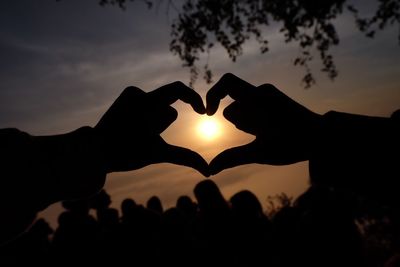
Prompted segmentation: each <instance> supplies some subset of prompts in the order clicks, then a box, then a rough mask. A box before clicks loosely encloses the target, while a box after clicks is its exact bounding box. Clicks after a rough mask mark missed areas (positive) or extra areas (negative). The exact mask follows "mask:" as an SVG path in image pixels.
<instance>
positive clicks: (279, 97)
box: [0, 74, 400, 266]
mask: <svg viewBox="0 0 400 267" xmlns="http://www.w3.org/2000/svg"><path fill="white" fill-rule="evenodd" d="M227 95H229V96H230V97H231V98H233V99H234V101H233V103H231V104H230V105H229V106H228V107H227V108H226V109H225V110H224V116H225V118H226V119H228V120H229V121H231V122H232V123H233V124H234V125H235V126H236V127H237V128H238V129H240V130H243V131H245V132H247V133H250V134H253V135H255V136H256V138H255V140H254V141H253V142H251V143H249V144H247V145H244V146H240V147H235V148H230V149H227V150H226V151H224V152H222V153H221V154H219V155H218V156H217V157H216V158H214V159H213V160H212V161H211V162H210V164H209V165H208V164H207V162H206V161H205V160H204V159H203V158H202V157H201V156H200V155H199V154H197V153H196V152H194V151H191V150H189V149H186V148H182V147H176V146H172V145H170V144H167V143H166V142H165V141H164V140H163V139H162V138H161V137H160V133H161V132H163V131H164V130H165V129H166V128H167V127H168V126H169V125H170V124H171V123H172V122H173V121H174V120H175V119H176V117H177V112H176V110H175V109H173V108H172V107H171V106H170V105H171V104H172V103H173V102H175V101H177V100H178V99H180V100H183V101H184V102H186V103H188V104H190V105H191V106H192V107H193V109H194V110H195V111H196V112H198V113H200V114H204V113H206V112H207V114H208V115H213V114H214V113H215V112H216V110H217V109H218V105H219V101H220V100H221V99H222V98H224V97H225V96H227ZM399 117H400V115H399V112H395V113H394V114H393V115H392V117H391V118H378V117H368V116H361V115H354V114H344V113H338V112H328V113H326V114H324V115H320V114H317V113H314V112H312V111H310V110H308V109H307V108H305V107H304V106H302V105H300V104H299V103H297V102H295V101H294V100H292V99H290V98H289V97H287V96H286V95H285V94H283V93H282V92H280V91H279V90H278V89H277V88H275V87H274V86H273V85H270V84H264V85H261V86H258V87H257V86H253V85H251V84H250V83H248V82H246V81H243V80H241V79H239V78H237V77H236V76H234V75H232V74H226V75H224V76H223V77H222V78H221V79H220V81H218V82H217V83H216V84H215V85H214V86H213V87H212V88H211V89H210V90H209V92H208V93H207V105H206V107H205V106H204V104H203V102H202V100H201V97H200V96H199V95H198V94H197V93H196V92H195V91H193V90H192V89H190V88H188V87H186V86H185V85H183V83H180V82H175V83H171V84H168V85H165V86H163V87H161V88H158V89H156V90H154V91H151V92H149V93H145V92H143V91H142V90H140V89H138V88H136V87H129V88H127V89H125V90H124V92H123V93H122V94H121V95H120V96H119V97H118V98H117V100H116V101H115V102H114V103H113V105H112V106H111V107H110V108H109V110H108V111H107V112H106V113H105V114H104V115H103V117H102V118H101V119H100V121H99V122H98V123H97V125H96V126H95V127H94V128H91V127H83V128H80V129H78V130H76V131H74V132H71V133H67V134H64V135H56V136H31V135H29V134H27V133H24V132H21V131H19V130H17V129H3V130H0V147H1V148H2V151H1V153H0V164H1V165H0V168H1V169H0V171H1V179H0V183H1V185H0V190H1V191H0V213H1V215H2V217H1V225H0V242H1V243H3V244H4V243H5V242H6V241H9V240H12V239H13V238H15V237H16V236H18V235H19V234H21V233H22V232H23V231H24V230H26V229H28V228H29V226H30V225H31V223H32V222H33V221H34V219H35V216H36V213H37V212H38V211H40V210H43V209H45V208H46V207H47V206H48V205H49V204H51V203H54V202H57V201H60V200H73V199H82V198H85V197H88V196H92V195H93V194H95V193H97V192H99V191H100V190H101V188H102V187H103V186H104V182H105V179H106V174H107V173H111V172H116V171H128V170H135V169H139V168H142V167H144V166H147V165H149V164H154V163H160V162H169V163H174V164H178V165H183V166H188V167H191V168H194V169H196V170H198V171H199V172H200V173H202V174H203V175H204V176H209V175H210V174H216V173H218V172H220V171H222V170H224V169H226V168H231V167H235V166H239V165H243V164H248V163H261V164H271V165H287V164H292V163H296V162H300V161H306V160H308V161H309V166H310V180H311V184H312V188H318V190H317V192H318V193H315V194H314V195H313V193H310V195H311V197H309V198H308V200H307V201H305V202H306V203H309V204H308V205H306V206H309V205H311V206H312V205H313V204H314V203H313V202H316V204H318V201H322V202H323V201H325V200H326V201H328V202H329V201H330V193H331V191H332V190H333V191H334V192H335V193H334V196H336V194H337V193H340V194H343V195H346V196H351V197H349V198H350V199H356V200H357V201H355V203H363V205H361V206H363V208H364V209H366V210H368V209H372V210H373V211H374V212H375V213H378V212H377V210H380V209H390V210H391V214H396V216H397V215H398V214H400V213H399V210H398V209H399V207H400V202H399V194H398V186H397V181H398V179H399V177H400V168H399V166H400V165H399V164H400V157H399V156H398V151H400V142H399V136H400V120H399ZM208 183H210V182H205V183H204V184H200V185H198V186H196V188H195V191H194V193H195V195H196V197H197V199H198V204H199V213H200V214H202V215H201V220H200V221H201V223H200V224H199V226H196V231H197V232H198V236H199V239H198V240H197V244H198V247H195V248H196V250H194V251H192V252H193V253H201V257H200V259H199V260H198V261H197V262H202V263H204V264H206V263H207V262H208V260H210V261H211V260H213V261H217V263H221V264H227V263H229V264H233V265H234V264H239V263H240V259H234V258H229V257H228V258H227V257H223V256H221V257H217V256H215V255H217V254H218V255H226V256H228V255H232V254H235V255H236V254H240V253H242V250H241V249H240V253H236V252H235V251H236V249H237V247H236V246H235V245H237V242H238V240H241V241H240V242H246V238H247V237H245V236H239V237H237V239H235V238H236V237H234V236H233V235H232V234H231V233H232V228H234V227H235V224H234V223H232V220H231V217H232V216H233V215H232V212H231V211H230V208H229V206H228V205H227V204H226V203H225V201H223V198H222V196H221V195H220V193H219V190H217V188H216V187H215V185H213V184H208ZM204 192H208V193H206V194H205V193H204ZM312 192H314V191H312ZM321 192H323V193H321ZM319 198H321V199H322V200H320V199H319ZM325 198H326V199H325ZM235 199H236V200H237V199H239V200H242V201H247V202H249V203H253V202H254V199H253V200H252V197H251V196H250V195H249V194H248V193H242V194H241V195H239V196H238V197H237V198H235ZM306 199H307V198H306ZM209 200H211V201H210V202H209ZM234 202H235V200H233V203H234ZM239 202H240V201H239ZM106 203H107V201H106V200H103V203H98V207H97V208H96V209H97V215H98V218H100V220H103V219H104V224H105V225H117V224H118V223H117V221H118V220H117V218H118V216H117V211H116V210H113V209H109V208H108V206H107V205H106ZM188 203H190V201H189V200H188V199H186V198H182V199H181V200H180V204H179V206H184V207H186V208H185V209H187V210H191V208H190V207H189V206H190V204H188ZM236 203H237V202H236ZM346 205H348V206H351V205H352V202H351V201H350V200H349V202H347V203H346ZM136 206H137V205H136V204H135V203H134V201H128V202H126V203H124V205H123V207H122V210H123V211H129V210H133V209H135V212H136V213H132V214H131V215H126V216H125V214H124V215H123V217H122V218H123V221H124V222H125V223H124V225H125V226H126V227H127V228H129V226H128V225H130V223H129V222H132V221H135V223H136V224H138V227H139V228H141V229H142V230H141V231H140V233H137V232H135V231H133V230H132V231H131V230H127V232H128V233H129V234H126V235H125V237H126V239H125V240H123V241H122V242H117V243H118V244H128V245H127V246H123V248H121V249H122V250H123V249H125V248H127V247H130V249H128V250H127V251H126V254H127V255H129V251H131V249H133V250H137V251H141V253H140V254H139V255H140V256H138V257H144V258H148V259H152V260H156V259H160V258H159V257H156V256H154V253H159V251H160V250H157V248H156V247H154V246H153V241H152V240H153V239H154V238H156V236H157V234H153V233H152V231H153V230H155V229H158V230H157V231H160V232H159V234H160V235H163V234H166V235H168V233H169V231H167V233H164V232H163V231H162V227H161V228H160V224H161V225H162V222H163V220H162V219H163V216H161V218H160V214H167V215H166V216H167V217H168V218H170V219H171V223H172V225H170V226H171V227H172V228H174V227H176V229H177V231H178V229H184V227H179V226H178V225H173V224H174V223H173V222H172V221H174V220H172V218H173V217H176V216H180V215H178V213H177V212H176V211H169V210H168V211H165V212H164V211H163V207H162V204H161V202H160V200H159V199H158V198H156V197H155V198H152V199H150V200H149V202H148V206H147V209H144V208H140V209H138V210H136ZM203 206H204V207H206V208H203ZM317 206H318V205H317ZM317 206H316V207H317ZM323 207H325V206H323ZM376 207H380V208H376ZM66 208H67V210H68V211H67V212H66V213H65V214H64V215H62V216H61V217H60V229H58V231H57V232H56V233H55V236H54V241H53V243H55V244H57V243H58V244H59V245H55V247H60V249H56V252H55V253H56V254H57V253H64V252H65V251H69V249H63V246H64V245H65V244H74V245H73V247H74V249H77V250H78V251H79V246H82V247H84V248H86V250H87V255H89V254H91V253H93V257H96V256H98V252H99V248H98V247H96V246H98V245H99V244H100V243H98V242H97V243H95V244H93V245H92V243H91V242H92V238H91V236H92V235H96V234H95V233H96V231H94V232H91V230H88V229H87V228H86V227H88V228H90V229H92V227H91V224H96V223H95V220H94V219H93V218H92V217H91V216H89V215H88V207H86V208H85V207H84V206H80V205H78V206H75V205H72V206H68V205H67V206H66ZM244 210H245V209H243V208H241V207H240V205H239V206H237V207H236V208H235V209H234V211H235V214H236V215H235V216H241V215H243V214H246V212H244ZM256 210H259V208H256V207H254V211H250V210H249V211H248V212H249V213H252V214H253V213H254V214H256ZM335 211H336V209H335ZM285 212H286V211H285ZM285 212H284V213H283V215H280V217H282V218H283V219H282V218H281V219H282V220H283V221H284V222H285V223H283V226H282V225H281V226H279V227H282V229H285V228H286V226H285V224H286V223H288V225H287V231H288V232H287V233H282V234H283V235H284V236H285V237H286V236H287V235H290V233H292V232H291V231H293V229H292V228H293V227H294V228H296V229H301V230H302V233H303V234H304V235H305V236H301V233H300V232H298V231H297V230H296V231H295V232H293V233H292V234H293V235H295V236H297V235H300V237H299V238H300V239H301V240H302V239H303V238H305V239H307V240H308V241H309V242H310V244H308V243H307V244H297V243H296V242H290V245H288V244H287V243H285V242H284V245H285V246H286V245H287V247H286V249H288V250H289V249H292V250H293V253H298V254H296V257H290V258H287V257H286V256H284V257H283V258H285V260H287V261H290V260H293V261H294V260H295V258H299V261H300V260H301V259H300V258H301V257H303V256H305V255H306V254H307V253H308V252H310V251H313V249H321V250H323V251H321V252H318V253H317V254H316V255H320V256H318V257H315V258H316V262H317V259H319V260H321V261H322V260H323V259H325V260H326V259H327V258H326V257H331V256H332V257H333V255H330V254H329V255H328V254H327V255H326V257H325V254H324V253H325V252H326V251H331V252H332V251H336V250H337V247H329V249H326V250H325V249H324V247H323V246H318V247H315V248H314V246H315V244H317V243H320V242H324V240H320V239H324V237H323V236H324V235H320V234H318V233H314V229H317V228H319V227H322V228H323V229H325V228H324V227H325V226H327V225H328V226H329V227H331V226H332V227H333V226H335V227H342V226H343V227H345V228H346V229H344V228H343V229H342V228H340V231H339V232H340V233H346V232H347V231H348V232H349V235H348V236H347V235H346V238H351V240H352V241H349V240H348V242H347V241H346V243H345V244H346V246H347V245H349V246H351V247H353V244H356V243H357V238H356V235H353V234H352V231H353V230H354V229H353V230H352V228H354V226H350V224H348V222H349V221H352V220H350V219H349V218H351V217H350V215H349V217H345V216H343V217H342V216H340V218H341V219H339V220H338V221H335V220H334V218H331V217H330V216H332V214H331V213H330V212H329V210H325V209H324V208H319V209H318V208H316V211H314V210H313V211H312V212H310V213H309V214H308V215H309V216H311V217H310V220H311V221H310V222H309V223H310V224H308V222H304V223H305V224H304V225H303V224H301V225H300V226H298V225H297V224H296V225H295V226H293V225H292V227H291V226H290V223H289V222H287V220H286V219H285V218H286V217H285V216H288V218H292V219H293V222H296V221H297V220H298V219H299V217H297V216H302V215H301V214H299V213H298V210H297V209H288V211H287V214H285ZM368 212H370V211H368ZM133 214H135V215H133ZM363 214H367V213H365V212H364V213H363ZM383 214H385V216H386V212H384V213H383ZM132 216H133V217H132ZM138 216H139V217H140V218H141V219H140V220H136V219H133V218H138ZM313 216H316V220H314V218H313ZM210 218H211V219H210ZM278 218H279V217H278ZM301 218H302V219H303V217H301ZM346 218H347V219H346ZM76 220H77V221H82V224H79V226H77V228H79V229H77V230H76V233H82V234H77V235H78V236H79V238H80V236H81V235H84V236H87V239H85V240H84V241H82V242H79V244H77V245H75V243H77V242H76V241H75V239H74V235H73V234H68V233H69V232H68V231H69V230H68V227H67V230H65V229H64V227H61V226H63V225H70V224H71V221H72V222H74V221H76ZM210 220H211V221H210ZM391 221H396V220H394V219H393V220H391ZM241 223H247V222H245V221H243V222H241ZM330 224H334V225H330ZM342 224H343V225H342ZM80 227H82V228H80ZM115 228H116V229H117V228H118V227H115ZM32 229H33V228H32ZM116 229H115V231H119V230H116ZM254 229H256V228H254ZM107 231H108V230H107ZM110 231H111V230H110ZM112 231H114V230H112ZM307 231H311V233H310V234H308V232H307ZM150 232H151V233H150ZM331 234H332V238H339V239H340V238H341V235H340V234H335V232H334V231H332V233H331ZM111 236H112V235H111V234H110V238H111V239H112V238H113V237H111ZM288 238H292V235H291V237H288ZM327 238H328V237H327ZM202 239H205V241H202ZM242 239H243V240H242ZM328 239H329V238H328ZM57 240H61V241H57ZM65 240H67V241H65ZM68 240H72V241H68ZM210 240H211V241H210ZM221 240H222V241H221ZM282 240H285V238H284V237H283V238H282ZM290 241H293V240H291V239H290ZM331 241H332V240H331ZM277 242H281V241H277ZM335 242H336V243H335ZM337 242H338V241H335V240H333V241H332V242H331V244H337ZM111 243H116V242H115V240H113V241H112V242H105V245H104V246H102V247H101V249H106V248H107V246H110V250H117V251H120V249H119V248H118V245H115V246H112V245H110V244H111ZM179 244H181V245H182V243H179ZM71 246H72V245H71ZM292 246H293V247H292ZM346 246H343V247H346ZM167 247H169V248H172V247H173V246H172V245H171V246H167ZM186 248H188V246H184V245H182V248H181V249H182V250H185V249H186ZM247 248H250V246H248V247H247ZM306 248H309V249H306ZM101 249H100V250H101ZM166 250H167V249H166ZM166 250H163V251H164V252H165V251H166ZM303 250H304V251H303ZM252 251H256V250H252ZM192 252H188V253H187V254H185V253H186V252H185V253H184V254H185V255H189V254H190V253H192ZM203 252H204V253H203ZM174 253H177V251H176V250H175V251H174ZM332 253H333V252H332ZM335 253H336V252H335ZM260 254H261V252H260ZM85 255H86V254H85ZM276 255H279V253H278V252H277V253H276ZM343 255H345V256H346V257H348V260H350V263H351V264H352V258H351V255H353V256H354V257H356V255H358V254H357V253H355V254H354V253H353V251H352V252H351V253H347V252H343ZM64 256H66V255H64ZM164 256H165V255H164ZM214 256H215V257H214ZM336 256H337V255H336V254H335V257H336ZM83 257H84V256H83V255H82V258H83ZM165 257H167V256H165ZM335 257H334V258H335ZM343 257H344V256H343ZM336 258H337V259H341V258H342V257H341V256H340V255H339V256H337V257H336ZM190 259H192V258H190ZM218 259H220V261H218ZM228 260H232V262H227V261H228ZM307 260H309V258H308V257H307ZM354 260H355V261H356V259H354ZM256 261H258V259H256V260H255V262H256ZM246 262H247V261H246ZM331 263H336V264H340V263H339V262H336V261H335V260H331V261H330V263H326V262H325V263H324V264H322V265H325V266H326V265H327V264H331ZM308 264H311V263H308ZM312 264H314V262H312ZM315 264H317V263H315ZM319 264H320V266H321V262H319Z"/></svg>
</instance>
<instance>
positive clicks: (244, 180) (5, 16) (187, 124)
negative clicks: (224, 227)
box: [0, 0, 400, 220]
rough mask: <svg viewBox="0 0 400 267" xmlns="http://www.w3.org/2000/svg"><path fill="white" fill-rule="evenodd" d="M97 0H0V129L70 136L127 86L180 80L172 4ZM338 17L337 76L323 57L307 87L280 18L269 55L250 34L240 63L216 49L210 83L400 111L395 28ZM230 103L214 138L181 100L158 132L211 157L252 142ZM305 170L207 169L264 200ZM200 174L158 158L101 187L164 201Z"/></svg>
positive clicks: (271, 32) (230, 187) (315, 102)
mask: <svg viewBox="0 0 400 267" xmlns="http://www.w3.org/2000/svg"><path fill="white" fill-rule="evenodd" d="M97 2H98V1H96V0H90V1H89V0H87V1H79V0H74V1H71V0H62V1H59V2H56V1H55V0H41V1H28V0H27V1H15V0H3V1H1V2H0V32H1V34H0V128H6V127H16V128H18V129H20V130H23V131H26V132H28V133H30V134H33V135H51V134H58V133H65V132H69V131H72V130H74V129H77V128H79V127H81V126H84V125H89V126H94V125H95V124H96V123H97V121H98V120H99V118H100V117H101V115H102V114H103V113H104V112H105V111H106V110H107V108H108V107H109V106H110V105H111V104H112V102H113V101H114V100H115V99H116V98H117V97H118V95H119V94H120V93H121V92H122V90H123V89H124V88H125V87H127V86H130V85H134V86H137V87H139V88H141V89H143V90H145V91H151V90H154V89H156V88H158V87H160V86H162V85H164V84H167V83H170V82H173V81H177V80H180V81H183V82H185V83H186V84H187V83H188V81H189V72H188V70H187V69H185V68H182V66H181V65H182V62H180V61H179V59H178V58H177V57H176V56H174V55H172V54H171V53H170V52H169V42H170V40H171V39H170V35H169V34H170V24H171V22H172V19H173V18H174V15H175V12H174V11H173V10H170V12H169V13H168V12H167V9H166V5H165V4H161V5H160V6H158V7H157V6H156V7H154V8H152V9H151V10H148V9H147V8H146V6H145V4H143V3H142V2H140V1H137V2H134V3H132V4H128V7H127V10H125V11H123V10H121V9H119V8H117V7H112V6H108V7H101V6H99V5H97ZM178 2H179V1H178ZM356 2H357V1H356ZM358 2H361V1H358ZM365 2H367V1H362V3H363V6H364V7H368V6H369V4H366V3H365ZM164 3H165V2H164ZM366 12H368V9H366ZM335 24H336V25H337V27H338V28H337V29H338V31H339V35H340V37H341V42H340V45H339V46H338V47H335V48H334V49H333V53H334V56H335V61H336V64H337V67H338V70H339V76H338V77H337V79H336V80H335V81H334V82H331V81H330V80H329V79H328V78H327V77H326V76H325V75H324V74H321V73H320V72H319V69H321V68H322V66H321V63H320V62H319V61H318V60H316V61H315V63H314V64H313V69H314V74H315V75H316V77H317V85H316V86H313V87H312V88H310V89H304V88H303V87H302V84H301V78H302V75H303V70H302V69H301V68H298V67H294V66H293V60H294V58H295V57H296V55H297V53H298V51H299V50H298V47H297V46H296V45H295V44H289V45H287V44H285V43H284V41H283V37H282V35H281V34H280V33H279V25H275V26H271V27H269V28H268V29H266V31H265V34H266V36H267V37H268V39H269V41H270V51H269V52H268V53H266V54H264V55H261V54H260V53H259V47H258V45H257V43H256V42H254V41H250V42H249V43H248V44H247V45H245V47H244V54H243V56H242V57H240V58H239V59H238V60H237V62H235V63H232V62H231V61H230V60H229V59H228V57H227V55H226V52H225V51H224V50H223V49H222V48H220V47H218V46H217V47H216V48H215V49H213V50H211V54H210V58H209V65H210V67H211V68H212V69H213V71H214V74H215V76H214V81H217V80H218V79H219V78H220V77H221V76H222V75H223V74H224V73H226V72H231V73H234V74H235V75H237V76H239V77H241V78H242V79H245V80H247V81H248V82H250V83H252V84H254V85H260V84H263V83H272V84H274V85H275V86H276V87H278V88H279V89H280V90H282V91H283V92H284V93H286V94H287V95H288V96H290V97H291V98H293V99H295V100H296V101H298V102H300V103H302V104H303V105H305V106H307V107H308V108H310V109H311V110H313V111H315V112H318V113H320V114H323V113H325V112H327V111H329V110H337V111H343V112H351V113H359V114H366V115H374V116H389V115H390V114H391V112H393V111H394V110H396V109H398V108H400V45H399V44H398V40H397V34H398V31H399V29H398V28H396V27H389V28H387V29H386V30H385V31H383V32H379V33H378V34H377V36H376V37H375V39H368V38H365V37H364V36H363V35H362V34H361V33H360V32H359V31H357V30H356V27H355V25H354V21H353V19H352V17H351V16H350V15H349V14H348V13H345V15H343V16H341V17H340V18H339V19H337V21H336V23H335ZM210 86H212V84H211V85H208V84H206V83H205V82H204V81H203V80H202V79H199V80H198V81H197V82H196V83H195V85H194V89H195V90H196V91H197V92H198V93H199V94H200V95H202V97H203V99H204V97H205V94H206V92H207V90H208V89H209V88H210ZM228 103H229V99H226V100H224V102H223V105H222V106H221V107H220V109H219V112H218V113H217V115H216V120H218V122H219V128H220V131H219V134H218V135H217V136H216V137H215V138H204V136H201V135H200V134H199V131H198V125H199V123H200V121H201V120H202V119H203V118H202V117H201V116H200V115H197V114H196V113H195V112H193V111H192V110H191V108H190V107H189V106H187V105H184V104H182V103H181V102H177V103H176V104H174V107H175V108H176V109H177V110H178V112H179V117H178V119H177V121H176V122H175V123H174V124H172V125H171V127H170V128H168V129H167V130H166V131H165V132H164V133H163V134H162V136H163V137H164V138H165V139H166V140H167V141H168V142H170V143H172V144H176V145H180V146H185V147H188V148H191V149H193V150H195V151H197V152H198V153H200V154H201V155H203V156H204V158H205V159H206V160H207V161H210V160H211V159H212V158H213V157H214V156H215V155H217V154H218V153H219V152H221V151H222V150H224V149H226V148H228V147H232V146H236V145H240V144H245V143H247V142H249V141H250V140H252V139H253V137H252V136H250V135H248V134H245V133H243V132H240V131H239V130H237V129H235V127H234V126H233V125H231V124H230V123H229V122H227V121H225V120H224V118H223V117H222V115H221V114H222V109H223V106H224V105H225V106H226V105H227V104H228ZM295 134H296V133H293V135H295ZM307 178H308V171H307V162H304V163H299V164H295V165H290V166H286V167H273V166H267V165H256V164H251V165H246V166H242V167H236V168H233V169H230V170H226V171H224V172H222V173H220V174H218V175H216V176H213V177H211V179H213V180H214V181H215V182H216V183H217V184H218V185H219V186H220V188H221V190H222V192H223V194H224V195H225V197H226V198H230V197H231V196H232V195H233V194H234V193H236V192H237V191H239V190H242V189H249V190H251V191H253V192H254V193H255V194H256V195H257V196H258V197H259V198H260V200H261V202H262V204H263V205H265V204H266V198H267V196H269V195H274V194H277V193H280V192H285V193H287V194H289V195H292V196H296V195H298V194H300V193H301V192H302V191H304V190H305V189H306V187H307ZM202 179H204V177H202V176H201V175H200V174H199V173H197V172H196V171H194V170H192V169H189V168H186V167H181V166H175V165H171V164H158V165H152V166H148V167H146V168H143V169H141V170H137V171H132V172H125V173H116V174H111V175H109V176H108V179H107V182H106V189H107V191H108V192H109V193H110V194H111V196H112V199H113V205H114V206H115V207H117V206H119V204H120V203H121V201H122V200H123V199H124V198H127V197H131V198H133V199H135V200H136V201H137V202H139V203H145V202H146V200H147V199H148V198H149V197H151V196H152V195H158V196H159V197H160V198H161V200H162V201H163V203H164V205H165V206H166V207H168V206H172V205H173V204H174V203H175V201H176V199H177V197H178V196H180V195H182V194H185V195H190V196H193V195H192V190H193V187H194V186H195V184H196V183H198V182H199V181H201V180H202ZM57 211H59V205H53V206H52V207H51V208H49V209H48V210H47V211H45V212H44V215H45V216H46V217H47V218H49V219H50V220H54V218H55V216H56V215H57Z"/></svg>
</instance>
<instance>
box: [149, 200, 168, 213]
mask: <svg viewBox="0 0 400 267" xmlns="http://www.w3.org/2000/svg"><path fill="white" fill-rule="evenodd" d="M146 207H147V208H148V209H149V210H152V211H155V212H157V213H159V214H161V213H163V211H164V209H163V206H162V204H161V200H160V198H159V197H157V196H152V197H151V198H150V199H149V200H148V201H147V205H146Z"/></svg>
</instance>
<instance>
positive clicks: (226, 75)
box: [221, 72, 237, 81]
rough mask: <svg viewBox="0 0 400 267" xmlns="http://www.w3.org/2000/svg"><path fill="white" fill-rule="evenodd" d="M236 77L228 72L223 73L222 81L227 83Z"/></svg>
mask: <svg viewBox="0 0 400 267" xmlns="http://www.w3.org/2000/svg"><path fill="white" fill-rule="evenodd" d="M236 78H237V77H236V76H235V75H233V74H232V73H230V72H228V73H225V74H224V75H223V76H222V78H221V79H222V80H228V81H230V80H233V79H236Z"/></svg>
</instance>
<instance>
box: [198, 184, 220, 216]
mask: <svg viewBox="0 0 400 267" xmlns="http://www.w3.org/2000/svg"><path fill="white" fill-rule="evenodd" d="M194 195H195V197H196V199H197V202H198V203H199V209H200V211H202V212H204V211H206V212H207V211H213V210H224V209H228V204H227V203H226V201H225V199H224V197H223V196H222V194H221V191H220V190H219V188H218V186H217V184H216V183H215V182H214V181H212V180H203V181H201V182H200V183H198V184H197V185H196V186H195V188H194Z"/></svg>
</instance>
